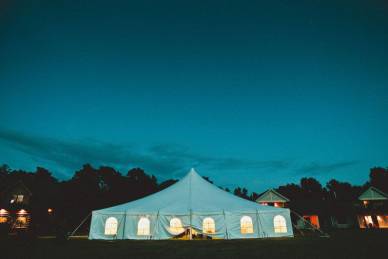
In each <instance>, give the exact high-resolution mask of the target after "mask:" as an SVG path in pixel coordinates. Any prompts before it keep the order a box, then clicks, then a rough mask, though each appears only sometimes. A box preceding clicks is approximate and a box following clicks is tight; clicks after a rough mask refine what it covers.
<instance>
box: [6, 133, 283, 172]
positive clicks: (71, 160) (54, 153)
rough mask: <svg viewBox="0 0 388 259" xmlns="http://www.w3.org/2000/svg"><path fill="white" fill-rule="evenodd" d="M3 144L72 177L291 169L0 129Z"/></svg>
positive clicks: (174, 148)
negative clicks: (88, 169)
mask: <svg viewBox="0 0 388 259" xmlns="http://www.w3.org/2000/svg"><path fill="white" fill-rule="evenodd" d="M0 141H2V142H3V143H7V144H8V145H9V146H11V147H13V148H14V149H16V150H19V151H22V152H23V153H25V154H27V155H30V156H31V157H32V158H34V159H35V160H37V161H46V162H49V163H55V164H56V165H57V166H59V167H60V168H61V169H66V170H67V171H68V172H69V176H70V175H71V174H72V172H73V171H74V170H76V169H78V168H80V166H81V165H83V164H85V163H91V164H93V165H95V166H100V165H109V166H115V167H117V168H119V169H123V170H128V169H129V168H130V167H142V168H144V169H145V170H146V171H148V172H150V173H152V174H156V175H164V176H169V177H171V176H173V175H177V174H180V173H183V172H184V170H188V167H201V168H206V169H217V170H218V171H225V170H241V169H243V170H251V169H269V170H280V169H284V168H287V167H289V166H290V162H288V161H282V160H273V161H256V160H246V159H240V158H235V157H224V158H222V157H212V156H206V155H201V154H196V153H194V152H191V151H190V150H189V149H188V148H187V147H184V146H180V145H172V144H162V145H153V146H150V147H147V148H142V147H138V146H134V145H116V144H111V143H103V142H98V141H92V140H80V141H75V140H61V139H55V138H49V137H42V136H36V135H28V134H25V133H21V132H16V131H10V130H4V129H0Z"/></svg>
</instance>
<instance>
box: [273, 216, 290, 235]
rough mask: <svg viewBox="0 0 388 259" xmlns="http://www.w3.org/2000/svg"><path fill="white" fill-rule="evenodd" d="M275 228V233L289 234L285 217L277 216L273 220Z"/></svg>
mask: <svg viewBox="0 0 388 259" xmlns="http://www.w3.org/2000/svg"><path fill="white" fill-rule="evenodd" d="M273 226H274V229H275V233H287V224H286V219H285V218H284V217H283V216H281V215H277V216H275V217H274V218H273Z"/></svg>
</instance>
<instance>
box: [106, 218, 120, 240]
mask: <svg viewBox="0 0 388 259" xmlns="http://www.w3.org/2000/svg"><path fill="white" fill-rule="evenodd" d="M117 225H118V224H117V219H116V218H114V217H110V218H108V219H107V220H106V221H105V235H108V236H113V235H116V234H117Z"/></svg>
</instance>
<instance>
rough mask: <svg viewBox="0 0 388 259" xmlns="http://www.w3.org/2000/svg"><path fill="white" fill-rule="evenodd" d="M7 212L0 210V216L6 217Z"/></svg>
mask: <svg viewBox="0 0 388 259" xmlns="http://www.w3.org/2000/svg"><path fill="white" fill-rule="evenodd" d="M6 214H8V212H7V211H6V210H5V209H1V210H0V216H3V215H6Z"/></svg>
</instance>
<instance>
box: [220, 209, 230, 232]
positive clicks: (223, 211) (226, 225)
mask: <svg viewBox="0 0 388 259" xmlns="http://www.w3.org/2000/svg"><path fill="white" fill-rule="evenodd" d="M222 214H224V223H225V232H226V239H229V235H228V224H226V216H225V210H222Z"/></svg>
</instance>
